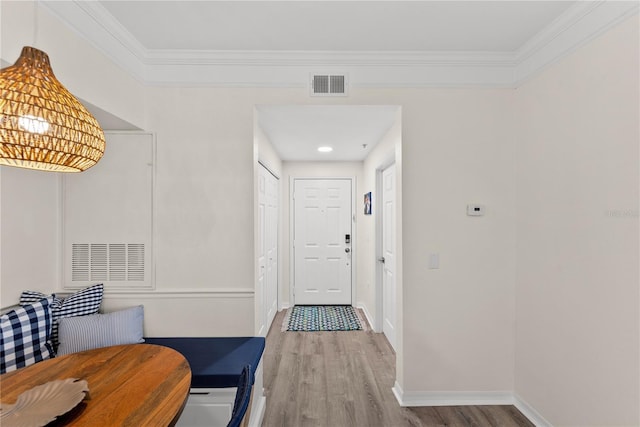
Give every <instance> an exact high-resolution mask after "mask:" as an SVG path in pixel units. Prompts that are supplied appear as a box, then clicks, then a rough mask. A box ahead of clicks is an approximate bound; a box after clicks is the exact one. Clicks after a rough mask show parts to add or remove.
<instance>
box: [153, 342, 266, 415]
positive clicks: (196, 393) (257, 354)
mask: <svg viewBox="0 0 640 427" xmlns="http://www.w3.org/2000/svg"><path fill="white" fill-rule="evenodd" d="M145 342H146V343H147V344H156V345H163V346H166V347H170V348H173V349H174V350H176V351H178V352H180V353H181V354H182V355H183V356H184V357H185V358H186V359H187V361H188V362H189V366H190V367H191V392H190V394H189V400H188V401H187V405H186V407H185V410H184V412H183V413H182V416H181V417H180V420H179V421H178V424H177V425H178V426H185V427H186V426H203V425H207V426H226V423H227V422H228V421H229V419H230V418H231V411H232V409H233V402H234V399H235V387H236V386H237V384H238V380H239V379H240V373H241V372H242V368H243V367H244V366H245V365H251V378H252V382H253V398H252V404H251V409H250V420H249V425H250V426H259V425H260V424H261V423H262V416H263V414H264V405H265V397H264V394H263V386H262V353H263V352H264V346H265V339H264V338H263V337H220V338H185V337H180V338H145Z"/></svg>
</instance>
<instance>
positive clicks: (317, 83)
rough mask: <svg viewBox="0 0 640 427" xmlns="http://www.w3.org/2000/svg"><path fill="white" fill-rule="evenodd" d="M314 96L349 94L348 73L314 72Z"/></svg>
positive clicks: (312, 87) (312, 81) (312, 80)
mask: <svg viewBox="0 0 640 427" xmlns="http://www.w3.org/2000/svg"><path fill="white" fill-rule="evenodd" d="M311 95H312V96H347V75H346V74H313V75H312V76H311Z"/></svg>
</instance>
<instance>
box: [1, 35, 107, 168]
mask: <svg viewBox="0 0 640 427" xmlns="http://www.w3.org/2000/svg"><path fill="white" fill-rule="evenodd" d="M0 95H1V96H2V97H1V98H0V164H2V165H9V166H18V167H23V168H30V169H39V170H46V171H54V172H81V171H84V170H86V169H88V168H90V167H91V166H93V165H95V164H96V163H97V162H98V160H100V158H101V157H102V155H103V154H104V147H105V140H104V132H103V131H102V129H101V128H100V125H99V124H98V121H97V120H96V119H95V117H93V116H92V115H91V113H89V112H88V111H87V109H86V108H85V107H84V106H83V105H82V104H81V103H80V101H78V100H77V99H76V98H75V97H74V96H73V95H72V94H71V93H70V92H69V91H68V90H67V89H66V88H65V87H64V86H62V84H60V82H59V81H58V80H57V79H56V77H55V76H54V75H53V70H52V69H51V65H50V64H49V57H48V56H47V54H46V53H44V52H42V51H40V50H38V49H35V48H33V47H28V46H25V47H24V48H23V49H22V53H21V55H20V58H18V60H17V61H16V63H15V64H14V65H12V66H10V67H7V68H3V69H2V70H0Z"/></svg>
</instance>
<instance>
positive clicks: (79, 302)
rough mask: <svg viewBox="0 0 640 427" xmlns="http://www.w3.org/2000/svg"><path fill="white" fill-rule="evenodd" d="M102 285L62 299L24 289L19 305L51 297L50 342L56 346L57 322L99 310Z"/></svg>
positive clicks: (102, 290) (55, 347) (90, 287)
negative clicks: (51, 321)
mask: <svg viewBox="0 0 640 427" xmlns="http://www.w3.org/2000/svg"><path fill="white" fill-rule="evenodd" d="M103 292H104V286H103V285H102V283H99V284H97V285H92V286H89V287H88V288H85V289H82V290H80V291H78V292H76V293H74V294H72V295H69V296H68V297H66V298H64V299H62V298H58V297H56V296H55V294H54V295H45V294H43V293H41V292H36V291H24V292H22V295H21V296H20V305H22V306H24V305H28V304H33V303H34V302H37V301H39V300H41V299H43V298H53V302H52V303H51V311H52V314H53V328H52V331H51V342H52V344H53V348H54V349H57V348H58V324H59V323H60V319H62V318H65V317H75V316H85V315H88V314H95V313H97V312H98V310H100V305H101V304H102V295H103Z"/></svg>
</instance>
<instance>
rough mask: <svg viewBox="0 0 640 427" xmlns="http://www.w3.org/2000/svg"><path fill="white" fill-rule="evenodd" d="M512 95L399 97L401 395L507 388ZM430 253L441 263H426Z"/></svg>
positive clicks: (418, 93)
mask: <svg viewBox="0 0 640 427" xmlns="http://www.w3.org/2000/svg"><path fill="white" fill-rule="evenodd" d="M512 97H513V93H512V91H510V90H466V89H459V90H456V89H431V90H429V89H423V90H412V91H410V92H409V93H407V94H406V97H405V99H406V100H404V102H403V104H402V192H403V198H402V204H403V206H402V226H403V230H404V231H403V236H402V238H403V247H402V250H403V285H402V289H403V296H402V299H403V304H404V307H403V313H402V321H403V328H404V332H403V339H404V346H403V347H404V360H403V363H404V378H399V380H401V381H403V382H401V383H400V384H399V385H400V386H401V387H402V389H403V390H404V391H405V392H407V396H405V397H406V398H407V399H414V398H415V399H422V401H427V402H428V401H429V400H430V399H431V398H432V397H433V399H434V400H439V399H440V397H441V395H442V392H471V393H474V392H478V393H479V394H482V393H484V392H501V391H509V390H512V389H513V363H514V360H513V358H514V355H513V345H514V342H513V339H514V324H513V321H514V289H513V283H514V280H515V256H514V253H515V227H514V225H515V223H514V221H515V218H514V206H515V185H514V183H513V177H514V176H515V166H514V165H515V141H514V138H513V133H512V126H511V123H512V122H513V112H512ZM468 203H483V204H485V205H486V215H485V216H483V217H468V216H467V215H466V205H467V204H468ZM430 254H439V256H440V268H439V269H429V268H428V262H427V260H428V257H429V255H430ZM454 397H455V394H454Z"/></svg>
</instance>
